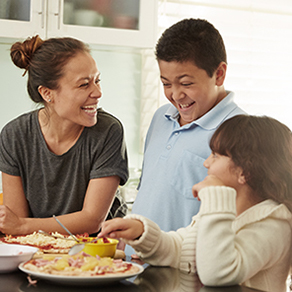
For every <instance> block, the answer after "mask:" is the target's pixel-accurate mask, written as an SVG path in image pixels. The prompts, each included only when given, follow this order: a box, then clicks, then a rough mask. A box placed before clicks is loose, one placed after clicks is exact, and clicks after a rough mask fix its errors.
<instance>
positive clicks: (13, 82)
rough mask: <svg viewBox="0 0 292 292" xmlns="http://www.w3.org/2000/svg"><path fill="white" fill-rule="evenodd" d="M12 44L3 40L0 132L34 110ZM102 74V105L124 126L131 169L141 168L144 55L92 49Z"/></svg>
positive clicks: (0, 61)
mask: <svg viewBox="0 0 292 292" xmlns="http://www.w3.org/2000/svg"><path fill="white" fill-rule="evenodd" d="M10 47H11V44H9V43H3V42H2V43H1V39H0V70H1V77H0V129H2V127H3V126H4V125H5V124H6V123H7V122H8V121H10V120H11V119H13V118H15V117H17V116H18V115H20V114H22V113H24V112H27V111H30V110H32V109H34V108H35V105H34V103H33V102H32V101H31V100H30V98H29V97H28V94H27V90H26V81H27V76H25V77H22V74H23V71H22V70H20V69H19V68H17V67H16V66H15V65H14V64H13V63H12V61H11V59H10V55H9V49H10ZM92 56H93V58H94V59H95V60H96V63H97V66H98V69H99V70H100V72H101V86H102V91H103V97H102V98H101V101H100V105H101V106H102V107H103V108H104V109H105V110H107V111H109V112H110V113H112V114H114V115H115V116H116V117H118V118H119V119H120V120H121V122H122V123H123V125H124V129H125V137H126V143H127V148H128V155H129V166H130V167H134V168H140V167H141V163H142V154H140V153H139V141H140V140H139V126H140V125H139V124H140V88H141V54H140V52H139V51H128V50H123V49H115V51H110V50H109V49H106V48H102V49H101V48H96V47H95V48H92Z"/></svg>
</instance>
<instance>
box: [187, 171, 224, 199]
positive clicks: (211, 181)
mask: <svg viewBox="0 0 292 292" xmlns="http://www.w3.org/2000/svg"><path fill="white" fill-rule="evenodd" d="M209 186H224V184H223V182H222V180H221V179H219V178H218V177H217V176H215V175H213V174H211V175H208V176H206V177H205V179H204V180H203V181H201V182H199V183H197V184H195V185H193V187H192V191H193V196H194V197H195V198H197V199H198V200H200V199H199V196H198V194H199V191H200V190H201V189H203V188H205V187H209Z"/></svg>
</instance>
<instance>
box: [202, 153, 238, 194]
mask: <svg viewBox="0 0 292 292" xmlns="http://www.w3.org/2000/svg"><path fill="white" fill-rule="evenodd" d="M204 166H205V167H206V168H207V169H208V175H214V176H216V177H217V178H218V179H220V180H221V181H222V183H223V184H224V185H225V186H228V187H232V188H234V189H237V188H238V185H239V178H240V177H241V174H242V170H241V168H240V167H237V166H235V164H234V163H233V161H232V160H231V158H230V157H228V156H224V155H220V154H218V153H212V154H211V155H210V156H209V157H208V158H207V159H206V160H205V162H204Z"/></svg>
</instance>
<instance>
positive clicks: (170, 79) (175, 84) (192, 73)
mask: <svg viewBox="0 0 292 292" xmlns="http://www.w3.org/2000/svg"><path fill="white" fill-rule="evenodd" d="M158 64H159V69H160V78H161V81H162V84H163V87H164V93H165V96H166V97H167V99H168V100H169V101H170V102H171V103H172V104H173V105H174V106H175V107H176V108H177V110H178V111H179V114H180V120H179V123H180V125H181V126H183V125H185V124H188V123H191V122H192V121H194V120H197V119H198V118H200V117H202V116H203V115H204V114H205V113H207V112H208V111H209V110H210V109H212V108H213V107H214V106H215V105H216V104H217V103H218V102H220V101H221V100H222V99H223V98H224V97H225V95H226V92H225V90H224V89H223V88H222V87H221V85H223V82H224V78H225V71H226V65H225V64H224V63H222V64H223V65H222V64H220V66H219V67H218V69H217V71H216V72H215V73H214V75H213V76H212V77H209V75H208V74H207V72H206V71H205V70H203V69H200V68H198V67H197V66H195V65H194V64H193V63H192V62H190V61H188V62H184V63H179V62H176V61H172V62H166V61H162V60H159V61H158Z"/></svg>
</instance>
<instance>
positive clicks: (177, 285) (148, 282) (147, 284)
mask: <svg viewBox="0 0 292 292" xmlns="http://www.w3.org/2000/svg"><path fill="white" fill-rule="evenodd" d="M144 268H145V270H144V272H143V273H142V274H140V275H138V276H136V277H132V278H129V279H127V280H122V281H120V282H116V283H114V284H107V285H94V286H86V285H85V284H86V283H84V285H82V286H76V285H75V286H70V285H68V286H64V285H60V284H55V283H52V282H47V281H45V280H39V281H38V282H37V283H36V284H35V285H32V284H30V283H29V282H28V280H27V275H26V274H25V273H23V272H21V271H16V272H13V273H8V274H0V291H5V292H6V291H7V292H8V291H9V292H69V291H70V292H104V291H107V292H146V291H147V292H172V291H175V292H260V291H259V290H254V289H250V288H246V287H242V286H230V287H221V288H214V287H203V286H202V284H201V283H200V281H199V280H198V278H197V277H196V276H194V275H189V274H186V273H183V272H181V271H179V270H177V269H173V268H167V267H151V266H148V265H144Z"/></svg>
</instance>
